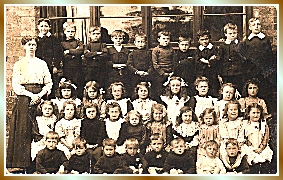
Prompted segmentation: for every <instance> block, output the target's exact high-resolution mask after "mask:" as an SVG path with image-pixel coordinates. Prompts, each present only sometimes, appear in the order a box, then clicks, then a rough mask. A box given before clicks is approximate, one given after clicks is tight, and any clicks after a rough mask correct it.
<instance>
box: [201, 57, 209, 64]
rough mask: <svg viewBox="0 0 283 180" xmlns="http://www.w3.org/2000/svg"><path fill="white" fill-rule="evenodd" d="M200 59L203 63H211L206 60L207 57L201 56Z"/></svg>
mask: <svg viewBox="0 0 283 180" xmlns="http://www.w3.org/2000/svg"><path fill="white" fill-rule="evenodd" d="M200 61H201V62H203V63H205V64H208V63H209V61H208V60H206V59H204V58H201V59H200Z"/></svg>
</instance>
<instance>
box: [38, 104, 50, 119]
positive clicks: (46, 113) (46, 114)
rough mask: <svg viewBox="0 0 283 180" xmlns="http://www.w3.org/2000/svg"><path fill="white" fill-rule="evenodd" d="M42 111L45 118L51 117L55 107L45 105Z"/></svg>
mask: <svg viewBox="0 0 283 180" xmlns="http://www.w3.org/2000/svg"><path fill="white" fill-rule="evenodd" d="M41 109H42V115H43V116H44V117H50V116H51V115H52V113H53V106H51V105H50V104H43V105H42V107H41Z"/></svg>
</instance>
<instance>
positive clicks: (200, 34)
mask: <svg viewBox="0 0 283 180" xmlns="http://www.w3.org/2000/svg"><path fill="white" fill-rule="evenodd" d="M203 36H208V38H209V39H211V34H210V31H209V30H207V29H204V30H199V31H198V32H197V39H199V38H200V37H203Z"/></svg>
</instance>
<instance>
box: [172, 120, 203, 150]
mask: <svg viewBox="0 0 283 180" xmlns="http://www.w3.org/2000/svg"><path fill="white" fill-rule="evenodd" d="M198 130H199V124H198V123H197V122H191V123H190V124H186V123H181V124H180V125H179V126H177V127H176V132H177V133H178V134H179V135H181V137H182V138H184V139H186V138H190V139H192V140H191V142H190V143H188V145H189V147H192V146H197V145H198V135H196V133H197V131H198ZM186 143H187V142H186Z"/></svg>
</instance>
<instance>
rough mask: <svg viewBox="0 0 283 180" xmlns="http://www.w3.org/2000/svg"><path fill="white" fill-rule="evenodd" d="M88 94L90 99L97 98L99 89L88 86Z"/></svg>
mask: <svg viewBox="0 0 283 180" xmlns="http://www.w3.org/2000/svg"><path fill="white" fill-rule="evenodd" d="M87 95H88V97H89V98H90V99H95V98H97V91H96V90H94V89H93V88H88V89H87Z"/></svg>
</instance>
